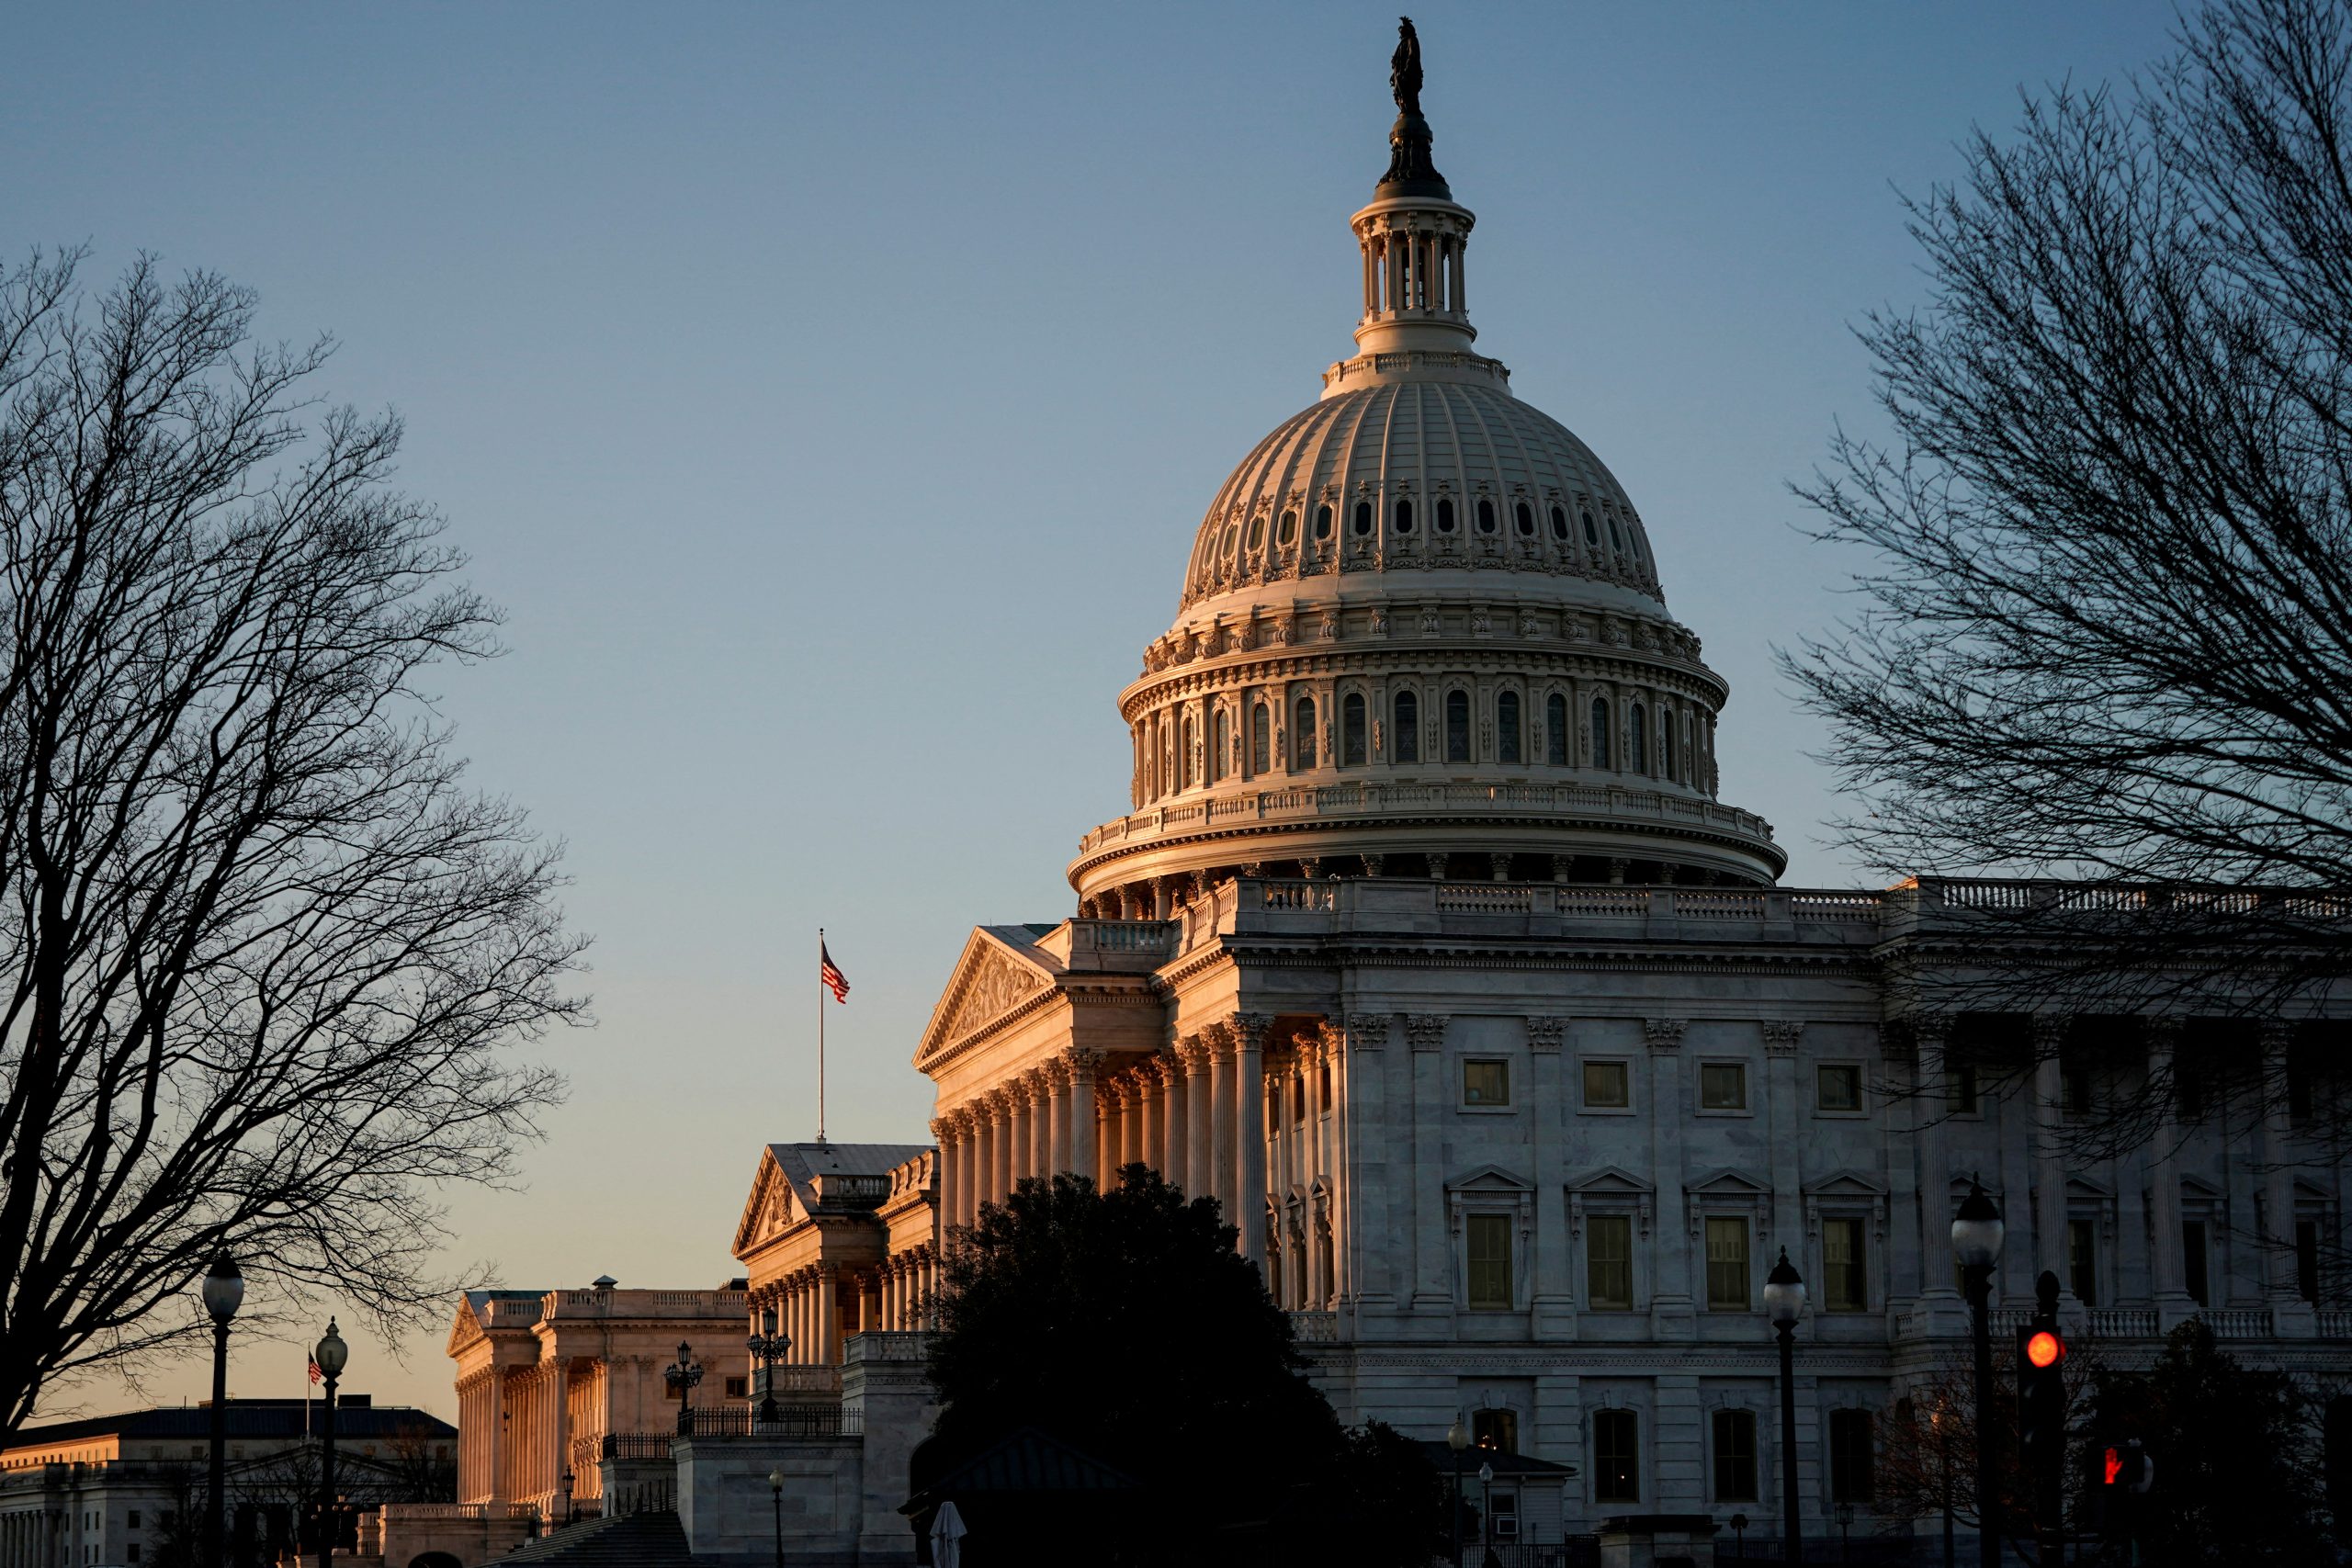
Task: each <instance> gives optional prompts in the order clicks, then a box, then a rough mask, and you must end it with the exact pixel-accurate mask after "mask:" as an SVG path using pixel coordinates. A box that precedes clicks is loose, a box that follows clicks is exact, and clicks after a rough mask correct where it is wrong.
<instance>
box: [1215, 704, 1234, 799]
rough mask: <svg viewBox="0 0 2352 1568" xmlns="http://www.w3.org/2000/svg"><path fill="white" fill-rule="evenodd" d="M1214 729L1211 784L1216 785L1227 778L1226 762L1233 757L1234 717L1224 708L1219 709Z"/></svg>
mask: <svg viewBox="0 0 2352 1568" xmlns="http://www.w3.org/2000/svg"><path fill="white" fill-rule="evenodd" d="M1212 728H1214V730H1215V732H1216V744H1215V745H1213V746H1211V747H1210V748H1209V783H1211V784H1215V783H1216V781H1217V780H1219V779H1221V778H1223V777H1225V765H1226V763H1225V760H1226V759H1227V757H1230V756H1232V755H1233V716H1232V715H1231V714H1228V713H1227V712H1226V711H1225V709H1223V708H1219V709H1217V710H1216V722H1215V724H1214V725H1213V726H1212Z"/></svg>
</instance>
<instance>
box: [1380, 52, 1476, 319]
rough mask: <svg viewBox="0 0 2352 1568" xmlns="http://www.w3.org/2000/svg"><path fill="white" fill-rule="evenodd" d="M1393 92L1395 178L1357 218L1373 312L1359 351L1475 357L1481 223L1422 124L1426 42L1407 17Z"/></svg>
mask: <svg viewBox="0 0 2352 1568" xmlns="http://www.w3.org/2000/svg"><path fill="white" fill-rule="evenodd" d="M1388 83H1389V88H1390V91H1391V92H1392V93H1394V94H1395V96H1396V99H1397V123H1396V125H1395V126H1393V127H1392V128H1391V129H1390V130H1389V132H1388V147H1389V156H1388V172H1387V174H1386V175H1384V176H1383V177H1382V179H1381V181H1380V185H1379V186H1378V187H1377V188H1376V189H1375V190H1374V192H1373V203H1372V205H1371V206H1369V207H1367V208H1365V209H1363V211H1361V212H1359V213H1357V214H1356V215H1355V216H1354V217H1353V218H1352V219H1351V220H1349V222H1350V226H1351V227H1352V228H1353V229H1354V230H1355V235H1356V244H1357V246H1358V247H1359V249H1360V250H1361V251H1362V253H1363V315H1362V316H1361V317H1360V318H1359V319H1358V321H1357V324H1356V347H1357V348H1358V349H1359V350H1360V351H1361V352H1362V353H1363V354H1366V355H1393V354H1411V353H1416V352H1419V353H1426V354H1438V355H1466V354H1468V353H1469V352H1470V345H1471V343H1472V342H1473V340H1475V339H1476V337H1477V335H1478V334H1477V333H1476V330H1475V329H1473V328H1472V327H1471V325H1470V317H1469V313H1468V305H1467V302H1466V301H1467V291H1466V290H1465V288H1464V277H1463V254H1464V250H1465V249H1466V248H1467V247H1468V244H1469V241H1470V229H1471V226H1472V225H1473V224H1474V223H1476V221H1477V220H1476V218H1475V217H1473V216H1472V214H1471V212H1470V209H1468V208H1466V207H1463V206H1460V205H1458V204H1457V203H1456V202H1455V201H1454V199H1453V192H1452V191H1451V190H1450V189H1448V188H1447V186H1446V183H1445V178H1444V176H1443V175H1440V174H1439V173H1438V172H1437V168H1436V166H1435V165H1434V164H1431V163H1430V141H1431V137H1430V125H1429V121H1428V120H1426V119H1424V118H1421V44H1420V39H1419V37H1417V36H1416V35H1415V33H1414V31H1413V20H1412V18H1411V17H1403V18H1400V19H1399V21H1398V23H1397V54H1396V58H1395V59H1394V60H1393V61H1392V62H1390V67H1389V73H1388Z"/></svg>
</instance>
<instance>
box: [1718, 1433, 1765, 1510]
mask: <svg viewBox="0 0 2352 1568" xmlns="http://www.w3.org/2000/svg"><path fill="white" fill-rule="evenodd" d="M1708 1425H1709V1426H1711V1427H1713V1434H1712V1435H1713V1438H1714V1439H1715V1445H1714V1446H1715V1501H1716V1502H1718V1503H1753V1502H1755V1501H1756V1500H1757V1498H1756V1412H1754V1411H1753V1410H1718V1411H1716V1412H1715V1414H1714V1416H1713V1419H1712V1420H1711V1421H1710V1422H1709V1423H1708Z"/></svg>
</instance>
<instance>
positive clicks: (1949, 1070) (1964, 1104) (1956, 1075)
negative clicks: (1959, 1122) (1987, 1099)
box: [1944, 1062, 1984, 1116]
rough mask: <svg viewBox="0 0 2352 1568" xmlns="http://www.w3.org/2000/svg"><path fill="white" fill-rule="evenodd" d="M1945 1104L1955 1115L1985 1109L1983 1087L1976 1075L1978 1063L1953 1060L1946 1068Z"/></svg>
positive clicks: (1964, 1114)
mask: <svg viewBox="0 0 2352 1568" xmlns="http://www.w3.org/2000/svg"><path fill="white" fill-rule="evenodd" d="M1944 1071H1945V1076H1944V1106H1945V1108H1946V1109H1947V1110H1949V1111H1951V1114H1953V1115H1954V1116H1973V1115H1975V1114H1976V1113H1977V1111H1980V1110H1981V1109H1983V1103H1982V1097H1983V1092H1984V1091H1983V1089H1981V1088H1980V1086H1979V1085H1978V1082H1977V1077H1976V1064H1975V1063H1973V1062H1953V1063H1951V1064H1950V1065H1949V1066H1947V1067H1946V1068H1945V1070H1944Z"/></svg>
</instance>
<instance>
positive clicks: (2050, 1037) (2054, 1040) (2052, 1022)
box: [2027, 1012, 2075, 1056]
mask: <svg viewBox="0 0 2352 1568" xmlns="http://www.w3.org/2000/svg"><path fill="white" fill-rule="evenodd" d="M2074 1026H2075V1015H2074V1014H2073V1013H2071V1012H2037V1013H2033V1014H2031V1015H2030V1021H2029V1022H2028V1024H2027V1029H2028V1031H2029V1032H2030V1033H2031V1035H2032V1036H2033V1054H2034V1055H2036V1056H2055V1055H2057V1054H2058V1048H2059V1047H2060V1046H2061V1045H2063V1044H2064V1043H2065V1041H2066V1033H2067V1032H2068V1031H2069V1030H2071V1029H2072V1028H2074Z"/></svg>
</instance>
